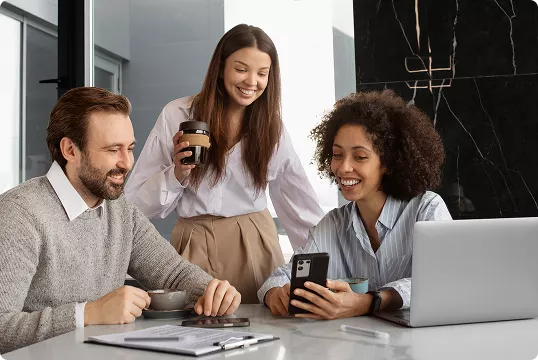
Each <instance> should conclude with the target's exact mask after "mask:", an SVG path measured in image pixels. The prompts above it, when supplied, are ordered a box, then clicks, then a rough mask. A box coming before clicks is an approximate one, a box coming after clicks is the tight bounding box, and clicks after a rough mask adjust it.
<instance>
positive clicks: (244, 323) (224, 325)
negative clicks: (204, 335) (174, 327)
mask: <svg viewBox="0 0 538 360" xmlns="http://www.w3.org/2000/svg"><path fill="white" fill-rule="evenodd" d="M189 322H193V323H194V324H189ZM196 322H197V320H185V321H183V322H182V323H181V326H186V327H197V328H227V327H246V326H250V320H249V319H245V321H242V322H232V323H227V322H219V323H213V324H196Z"/></svg>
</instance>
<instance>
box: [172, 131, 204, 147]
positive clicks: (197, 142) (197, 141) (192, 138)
mask: <svg viewBox="0 0 538 360" xmlns="http://www.w3.org/2000/svg"><path fill="white" fill-rule="evenodd" d="M184 141H188V142H189V146H203V147H205V148H209V147H210V146H211V144H210V143H209V136H207V135H201V134H183V136H182V137H180V138H179V142H184Z"/></svg>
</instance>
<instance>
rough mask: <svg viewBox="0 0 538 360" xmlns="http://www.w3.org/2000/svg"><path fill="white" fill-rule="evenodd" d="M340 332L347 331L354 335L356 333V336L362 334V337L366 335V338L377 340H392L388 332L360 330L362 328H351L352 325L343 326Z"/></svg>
mask: <svg viewBox="0 0 538 360" xmlns="http://www.w3.org/2000/svg"><path fill="white" fill-rule="evenodd" d="M340 330H342V331H346V332H353V333H356V334H361V335H366V336H371V337H375V338H379V339H388V338H390V335H389V334H387V333H386V332H381V331H375V330H368V329H363V328H360V327H356V326H350V325H342V326H340Z"/></svg>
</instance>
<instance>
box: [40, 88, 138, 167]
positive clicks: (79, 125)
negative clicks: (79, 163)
mask: <svg viewBox="0 0 538 360" xmlns="http://www.w3.org/2000/svg"><path fill="white" fill-rule="evenodd" d="M99 112H102V113H109V114H115V113H119V114H122V115H125V116H129V114H130V112H131V103H130V102H129V100H128V99H127V98H126V97H125V96H123V95H118V94H114V93H112V92H110V91H108V90H105V89H101V88H96V87H79V88H75V89H71V90H69V91H67V92H66V93H65V94H64V95H62V97H61V98H60V99H59V100H58V103H57V104H56V106H55V107H54V109H52V112H51V113H50V119H49V125H48V126H47V146H48V148H49V152H50V156H51V158H52V160H55V161H56V162H57V163H58V164H59V165H60V166H61V167H62V168H64V167H65V165H66V163H67V161H66V159H65V158H64V157H63V155H62V151H61V149H60V141H61V140H62V139H63V138H64V137H67V138H69V139H71V141H73V143H74V144H75V145H76V146H77V147H78V148H79V149H80V150H81V151H84V149H85V147H86V143H87V130H88V119H89V118H90V116H91V115H92V114H95V113H99Z"/></svg>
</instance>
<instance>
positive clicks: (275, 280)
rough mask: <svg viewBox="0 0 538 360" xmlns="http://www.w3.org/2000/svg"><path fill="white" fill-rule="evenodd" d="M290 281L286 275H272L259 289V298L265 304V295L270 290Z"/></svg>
mask: <svg viewBox="0 0 538 360" xmlns="http://www.w3.org/2000/svg"><path fill="white" fill-rule="evenodd" d="M289 282H290V279H289V278H288V277H287V276H286V275H281V276H275V277H272V278H271V277H270V278H269V279H267V281H266V282H265V283H263V285H262V287H261V288H260V289H259V290H258V300H260V303H261V304H265V295H266V294H267V292H268V291H269V290H271V289H272V288H275V287H282V286H284V285H286V284H287V283H289Z"/></svg>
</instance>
